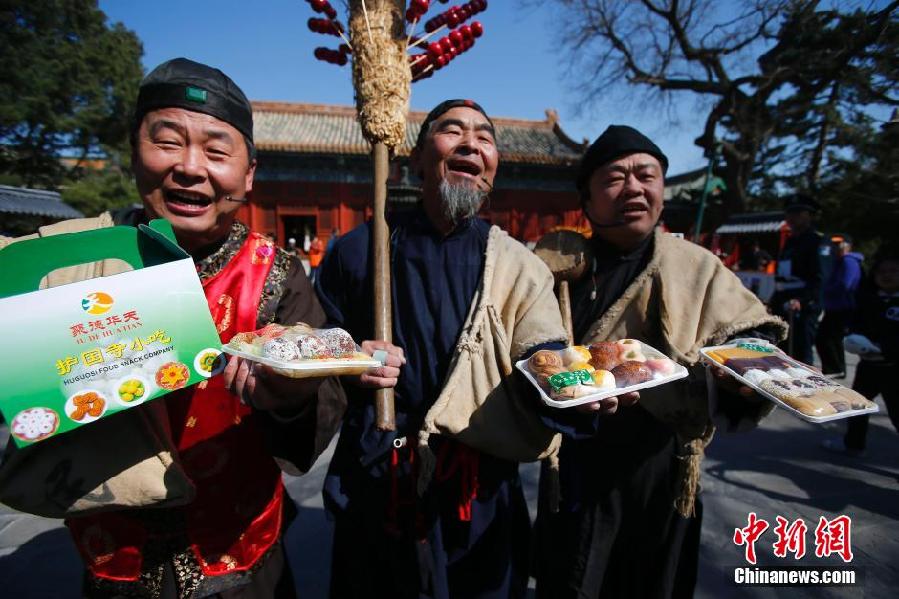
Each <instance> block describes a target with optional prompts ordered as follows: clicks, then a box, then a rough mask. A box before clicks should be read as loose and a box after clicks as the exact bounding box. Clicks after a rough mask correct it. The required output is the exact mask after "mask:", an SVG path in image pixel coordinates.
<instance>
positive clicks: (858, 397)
mask: <svg viewBox="0 0 899 599" xmlns="http://www.w3.org/2000/svg"><path fill="white" fill-rule="evenodd" d="M833 394H834V395H836V396H838V397H840V398H841V399H844V400H846V401H848V402H849V405H850V406H852V409H853V410H865V409H868V408H872V407H874V406H875V405H876V404H875V403H874V402H873V401H871V400H869V399H867V398H866V397H865V396H864V395H862V394H861V393H859V392H858V391H853V390H852V389H847V388H846V387H837V388H836V389H834V390H833Z"/></svg>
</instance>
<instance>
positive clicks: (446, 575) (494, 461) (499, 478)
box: [316, 209, 530, 599]
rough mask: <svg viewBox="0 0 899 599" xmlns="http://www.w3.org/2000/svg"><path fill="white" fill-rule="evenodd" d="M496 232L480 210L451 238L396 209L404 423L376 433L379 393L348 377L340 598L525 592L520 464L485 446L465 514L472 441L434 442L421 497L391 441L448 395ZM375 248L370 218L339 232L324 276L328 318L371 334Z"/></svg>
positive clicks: (407, 453)
mask: <svg viewBox="0 0 899 599" xmlns="http://www.w3.org/2000/svg"><path fill="white" fill-rule="evenodd" d="M488 233H489V225H488V224H487V223H485V222H483V221H481V220H478V219H471V220H469V221H466V222H464V223H462V224H461V225H459V226H458V227H457V228H456V229H455V230H454V231H453V232H452V233H451V234H450V235H448V236H446V237H444V236H443V235H442V234H441V233H439V232H438V231H437V230H436V229H434V227H433V226H432V225H431V224H430V221H428V219H427V217H426V216H425V214H424V212H423V210H421V209H416V210H415V211H413V212H410V213H403V214H399V215H396V216H395V217H393V218H391V238H390V239H391V273H392V297H393V343H394V344H395V345H397V346H399V347H402V348H403V350H404V351H405V355H406V360H407V361H406V365H405V366H404V367H403V368H402V370H401V374H400V378H399V382H398V384H397V387H396V399H395V402H396V422H397V430H396V432H388V433H385V432H379V431H377V430H376V429H375V426H374V423H375V413H374V407H373V393H372V392H371V391H370V390H366V389H361V388H358V387H353V386H352V385H351V384H347V385H346V388H347V396H348V404H349V405H348V409H347V413H346V415H345V417H344V421H343V427H342V430H341V434H340V439H339V442H338V445H337V449H336V451H335V453H334V457H333V458H332V460H331V465H330V468H329V471H328V475H327V478H326V480H325V487H324V500H325V507H326V509H327V511H328V512H329V514H330V515H331V516H332V517H333V519H334V522H335V538H334V551H333V564H332V575H331V596H332V597H362V596H366V597H374V596H384V597H387V596H390V597H391V598H404V597H435V598H449V597H460V598H461V597H465V598H483V599H488V598H496V599H500V598H502V599H506V598H511V597H523V596H524V593H525V588H526V582H527V556H528V536H529V527H530V520H529V518H528V514H527V506H526V504H525V501H524V495H523V492H522V489H521V482H520V479H519V477H518V464H517V463H514V462H509V461H506V460H500V459H498V458H494V457H492V456H488V455H485V454H478V456H477V465H476V468H477V483H478V491H477V497H476V499H474V501H472V503H471V520H470V522H468V521H461V520H460V519H459V517H458V510H459V503H460V501H459V498H460V488H461V486H462V484H463V481H462V478H463V476H464V474H465V470H466V467H467V466H470V465H471V464H470V461H467V460H465V459H462V458H464V457H466V456H465V455H461V454H468V453H471V452H470V451H469V452H466V451H465V450H466V449H467V448H464V447H462V448H461V450H460V446H459V445H458V444H457V443H456V442H454V441H448V440H446V439H441V438H439V437H438V438H434V439H433V440H432V442H431V447H432V449H433V450H434V452H435V455H437V456H438V467H437V471H436V473H435V477H434V480H433V482H432V484H431V485H430V487H429V490H428V491H427V492H426V493H425V495H424V496H423V497H421V498H418V497H417V494H416V491H415V476H414V474H413V471H414V470H415V468H416V464H415V463H414V462H415V458H416V456H415V455H414V451H413V450H412V448H411V447H410V446H406V447H405V448H403V449H401V450H398V451H397V452H396V453H395V452H394V450H393V441H394V439H396V438H402V437H406V436H407V435H408V437H409V439H410V440H414V439H415V438H416V436H417V435H416V434H417V431H418V430H419V428H420V427H421V424H422V422H423V421H424V417H425V414H426V413H427V411H428V409H429V408H430V407H431V405H432V404H433V403H434V401H435V400H436V399H437V397H438V395H439V393H440V390H441V388H442V385H443V382H444V380H445V378H446V375H447V371H448V368H449V365H450V361H451V359H452V356H453V350H454V348H455V345H456V342H457V339H458V337H459V334H460V332H461V329H462V325H463V324H464V322H465V319H466V317H467V315H468V312H469V309H470V305H471V302H472V299H473V297H474V293H475V291H476V290H477V288H478V285H479V284H480V280H481V276H482V273H483V269H484V262H485V252H486V249H487V238H488ZM370 245H371V226H370V224H365V225H362V226H360V227H357V228H356V229H354V230H353V231H351V232H350V233H348V234H347V235H345V236H343V237H341V238H340V239H339V240H338V241H337V243H336V244H335V245H334V248H333V250H332V251H331V252H329V254H328V256H327V257H326V259H325V261H324V264H323V266H322V267H321V272H320V276H319V279H318V282H317V284H316V291H317V292H318V294H319V298H320V300H321V304H322V307H323V308H324V309H325V312H326V314H327V316H328V321H329V324H331V325H334V326H340V327H342V328H344V329H346V330H347V331H349V332H350V333H351V334H352V336H353V338H355V339H356V340H358V341H361V340H364V339H372V338H373V331H374V327H373V318H372V314H373V311H372V275H371V271H372V266H371V256H372V254H371V252H370ZM432 438H433V437H432ZM460 455H461V457H460ZM468 457H470V456H468ZM457 458H458V459H457ZM392 464H393V465H392Z"/></svg>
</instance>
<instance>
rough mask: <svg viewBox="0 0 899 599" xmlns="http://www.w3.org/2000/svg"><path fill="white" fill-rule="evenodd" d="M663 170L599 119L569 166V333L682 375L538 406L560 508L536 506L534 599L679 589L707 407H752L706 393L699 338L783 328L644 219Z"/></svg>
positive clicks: (695, 514) (698, 254)
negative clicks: (623, 348) (664, 361)
mask: <svg viewBox="0 0 899 599" xmlns="http://www.w3.org/2000/svg"><path fill="white" fill-rule="evenodd" d="M667 167H668V159H667V158H666V156H665V155H664V154H663V153H662V151H661V150H660V149H659V148H658V146H656V145H655V144H654V143H653V142H652V141H650V140H649V139H648V138H646V137H645V136H644V135H643V134H641V133H640V132H639V131H637V130H635V129H633V128H631V127H626V126H619V125H613V126H610V127H609V128H608V129H606V131H605V132H604V133H603V134H602V135H601V136H600V137H599V138H598V139H597V140H596V141H595V142H594V143H593V145H591V146H590V148H589V149H588V150H587V152H586V154H585V155H584V158H583V160H582V163H581V166H580V169H579V171H578V177H577V187H578V190H579V192H580V194H581V199H582V202H583V210H584V214H585V215H586V216H587V218H588V219H589V221H590V223H591V225H592V229H593V236H592V239H591V241H590V244H591V246H592V250H593V259H592V264H591V268H590V270H589V271H588V275H587V276H586V277H585V278H584V279H583V280H581V281H578V282H576V283H575V284H574V285H573V287H572V294H571V295H572V321H573V323H574V337H575V340H576V341H577V342H578V343H581V344H584V345H589V344H591V343H598V342H606V341H615V340H618V339H624V338H635V339H639V340H640V341H643V342H646V343H648V344H649V345H651V346H653V347H655V348H657V349H659V350H661V351H662V352H664V353H665V354H667V355H668V356H670V357H671V358H673V359H674V360H675V361H677V362H679V363H680V364H682V365H684V366H686V367H687V368H688V369H689V371H690V376H689V377H688V378H686V379H684V380H682V381H678V382H675V383H670V384H667V385H663V386H660V387H656V388H653V389H648V390H645V391H641V392H640V399H639V402H638V403H637V404H636V405H634V406H633V407H630V408H626V409H624V410H619V411H618V412H617V414H616V415H615V416H613V417H610V418H600V417H597V416H596V415H593V416H591V415H590V414H589V413H588V414H581V415H580V416H579V420H575V419H574V418H572V414H574V413H571V414H569V413H568V411H564V410H557V411H556V412H557V413H550V412H547V413H546V414H545V420H546V422H547V423H548V424H550V425H551V426H554V427H555V428H556V429H557V430H560V431H561V432H562V433H563V435H564V436H563V441H562V448H561V451H560V454H559V463H560V478H561V506H560V510H559V513H558V514H555V515H548V514H546V512H545V511H544V512H543V513H542V514H541V520H542V519H544V518H548V519H549V520H550V525H549V526H546V527H541V528H542V529H544V530H546V531H548V537H549V538H548V539H546V540H545V542H544V547H543V548H542V551H541V555H542V556H543V559H542V564H541V567H540V570H539V571H538V581H539V584H538V594H539V596H541V597H578V598H586V597H670V596H673V595H677V596H690V595H691V594H692V589H693V585H694V584H695V577H696V569H697V558H698V549H699V527H700V522H701V518H702V504H701V502H700V501H699V498H698V497H697V483H698V478H699V473H700V463H701V462H700V460H701V458H702V455H703V449H704V447H705V446H706V445H707V444H708V442H709V441H710V440H711V436H712V434H713V432H714V430H715V428H714V425H713V423H712V421H711V418H710V414H715V413H716V410H715V409H712V408H713V407H717V412H719V413H720V415H721V418H722V421H723V422H724V423H726V424H728V425H733V426H736V425H737V423H738V422H739V421H740V420H742V419H743V418H750V419H754V418H756V417H759V416H760V412H762V411H763V408H764V407H765V405H766V404H761V403H758V402H757V401H756V402H751V403H749V402H745V401H742V400H744V399H747V397H746V396H748V395H750V391H749V389H746V388H742V389H741V388H739V387H737V386H736V385H734V384H733V381H732V380H731V379H724V378H721V377H719V378H718V384H717V388H716V391H715V393H714V394H713V396H714V397H710V395H709V392H708V391H707V385H706V380H705V369H704V368H703V367H701V366H700V365H699V349H700V348H701V347H703V346H706V345H713V344H718V343H723V342H726V341H728V340H729V339H732V338H734V337H741V336H754V337H757V336H767V337H768V338H770V339H772V340H779V339H780V338H782V337H783V335H784V334H785V330H784V329H785V327H784V325H783V323H782V322H781V321H780V320H778V319H777V318H775V317H772V316H770V315H768V313H767V311H766V310H765V307H764V306H763V305H762V304H761V302H759V300H758V299H757V298H756V297H755V296H754V295H753V294H752V293H750V292H749V291H748V290H747V289H746V288H744V287H743V285H742V284H741V283H740V280H739V279H738V278H737V277H736V276H735V275H734V274H733V273H732V272H730V271H729V270H728V269H727V268H725V267H724V266H723V265H722V264H721V262H720V261H719V260H718V259H717V258H715V256H714V255H712V254H711V253H710V252H708V251H706V250H705V249H703V248H701V247H700V246H698V245H694V244H692V243H689V242H687V241H684V240H682V239H678V238H676V237H674V236H671V235H668V234H665V233H663V232H661V230H660V229H658V228H657V226H656V225H657V224H658V221H659V217H660V215H661V213H662V208H663V193H664V187H665V183H664V176H665V171H666V170H667ZM716 400H717V406H714V402H715V401H716ZM710 406H711V407H710ZM592 407H593V409H596V410H599V408H600V405H599V404H596V405H594V406H592ZM558 412H566V413H565V414H564V415H562V414H558Z"/></svg>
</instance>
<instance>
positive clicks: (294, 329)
mask: <svg viewBox="0 0 899 599" xmlns="http://www.w3.org/2000/svg"><path fill="white" fill-rule="evenodd" d="M313 330H314V329H313V328H312V327H310V326H309V325H308V324H306V323H305V322H298V323H296V324H295V325H292V326H291V327H289V329H288V331H289V332H290V333H293V334H294V335H311V334H312V332H313Z"/></svg>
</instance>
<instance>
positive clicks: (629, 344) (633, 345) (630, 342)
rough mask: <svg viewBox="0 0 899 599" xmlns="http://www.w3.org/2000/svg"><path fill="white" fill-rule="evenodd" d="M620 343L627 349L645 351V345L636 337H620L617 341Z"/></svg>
mask: <svg viewBox="0 0 899 599" xmlns="http://www.w3.org/2000/svg"><path fill="white" fill-rule="evenodd" d="M617 343H618V345H620V346H621V347H624V348H626V349H635V350H637V351H643V345H642V344H641V343H640V342H639V341H637V340H636V339H619V340H618V341H617Z"/></svg>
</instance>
